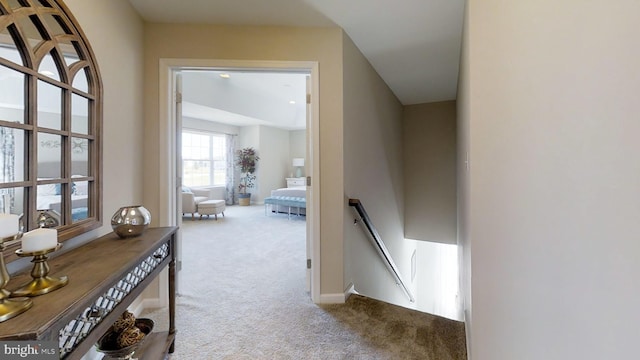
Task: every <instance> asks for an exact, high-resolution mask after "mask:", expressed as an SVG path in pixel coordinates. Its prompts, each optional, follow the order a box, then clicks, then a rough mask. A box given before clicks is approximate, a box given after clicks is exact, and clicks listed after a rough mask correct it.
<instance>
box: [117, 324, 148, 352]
mask: <svg viewBox="0 0 640 360" xmlns="http://www.w3.org/2000/svg"><path fill="white" fill-rule="evenodd" d="M142 338H144V333H143V332H142V331H140V329H138V328H137V327H135V326H132V327H130V328H126V329H124V331H122V332H121V333H120V335H118V346H119V347H120V348H124V347H127V346H131V345H135V344H137V343H139V342H140V340H142Z"/></svg>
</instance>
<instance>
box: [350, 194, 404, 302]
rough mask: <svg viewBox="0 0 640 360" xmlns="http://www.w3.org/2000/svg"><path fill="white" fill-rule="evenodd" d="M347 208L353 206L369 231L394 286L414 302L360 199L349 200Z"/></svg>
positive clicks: (372, 242)
mask: <svg viewBox="0 0 640 360" xmlns="http://www.w3.org/2000/svg"><path fill="white" fill-rule="evenodd" d="M349 206H353V207H355V208H356V211H357V212H358V215H360V218H361V219H362V222H363V223H364V225H365V226H366V228H367V230H368V231H369V235H371V236H370V237H369V239H370V240H371V244H372V245H373V247H374V248H375V249H376V251H377V252H378V255H380V257H381V258H382V260H384V264H385V265H386V266H387V270H389V273H391V275H392V276H393V279H394V280H395V282H396V285H398V286H399V287H400V289H402V291H403V292H404V294H405V295H406V296H407V298H409V301H410V302H415V298H414V297H413V295H412V294H411V291H409V288H407V285H405V283H404V281H402V278H401V277H400V272H399V271H398V268H397V267H396V264H395V262H393V258H391V254H389V251H388V250H387V247H386V246H385V245H384V242H383V241H382V239H381V238H380V234H378V230H376V228H375V227H374V226H373V223H372V222H371V219H370V218H369V215H367V212H366V210H365V209H364V206H362V203H361V202H360V199H349ZM356 222H357V220H356Z"/></svg>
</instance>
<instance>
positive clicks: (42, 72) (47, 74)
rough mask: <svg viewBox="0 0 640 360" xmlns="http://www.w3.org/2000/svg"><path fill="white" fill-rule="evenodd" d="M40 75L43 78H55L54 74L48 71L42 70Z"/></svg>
mask: <svg viewBox="0 0 640 360" xmlns="http://www.w3.org/2000/svg"><path fill="white" fill-rule="evenodd" d="M40 74H42V75H44V76H48V77H52V76H55V74H54V73H53V71H49V70H42V71H40Z"/></svg>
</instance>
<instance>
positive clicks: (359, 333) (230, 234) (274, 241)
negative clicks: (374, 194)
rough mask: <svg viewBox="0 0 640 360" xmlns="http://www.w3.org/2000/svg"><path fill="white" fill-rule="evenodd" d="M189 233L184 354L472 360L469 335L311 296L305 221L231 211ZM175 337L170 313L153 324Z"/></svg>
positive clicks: (183, 357) (181, 333)
mask: <svg viewBox="0 0 640 360" xmlns="http://www.w3.org/2000/svg"><path fill="white" fill-rule="evenodd" d="M225 215H226V216H225V217H224V218H222V217H218V221H215V220H213V218H211V219H209V220H206V219H204V220H196V221H191V220H186V221H184V223H183V227H182V229H183V271H184V273H183V275H182V279H183V280H184V281H183V283H182V287H181V289H180V293H181V294H180V296H179V297H178V300H177V317H176V326H177V329H178V333H177V338H176V347H175V349H176V351H175V353H174V354H172V355H171V356H170V358H171V359H172V360H187V359H189V360H193V359H323V360H324V359H433V360H449V359H451V360H458V359H466V346H465V343H464V325H463V324H462V323H459V322H455V321H451V320H447V319H443V318H438V317H435V316H431V315H428V314H423V313H418V312H415V311H412V310H408V309H404V308H400V307H397V306H393V305H389V304H385V303H381V302H378V301H375V300H371V299H368V298H364V297H360V296H352V297H351V298H350V299H349V301H348V302H347V303H346V304H341V305H323V306H318V305H315V304H313V303H312V302H311V300H310V297H309V294H308V293H307V292H306V291H305V262H306V256H305V221H304V217H301V218H295V217H292V219H291V220H287V216H286V215H269V216H265V215H264V208H263V207H262V206H250V207H240V206H231V207H228V208H227V210H226V211H225ZM143 316H145V317H150V318H153V319H154V320H155V321H156V323H157V324H156V329H162V327H166V312H165V311H164V310H157V311H154V312H150V313H149V312H148V313H145V314H143Z"/></svg>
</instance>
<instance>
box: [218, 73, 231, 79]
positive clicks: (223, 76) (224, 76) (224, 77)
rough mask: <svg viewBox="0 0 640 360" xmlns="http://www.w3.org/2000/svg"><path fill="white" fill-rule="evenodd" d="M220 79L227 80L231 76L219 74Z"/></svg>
mask: <svg viewBox="0 0 640 360" xmlns="http://www.w3.org/2000/svg"><path fill="white" fill-rule="evenodd" d="M220 77H221V78H223V79H228V78H230V77H231V75H229V74H220Z"/></svg>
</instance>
